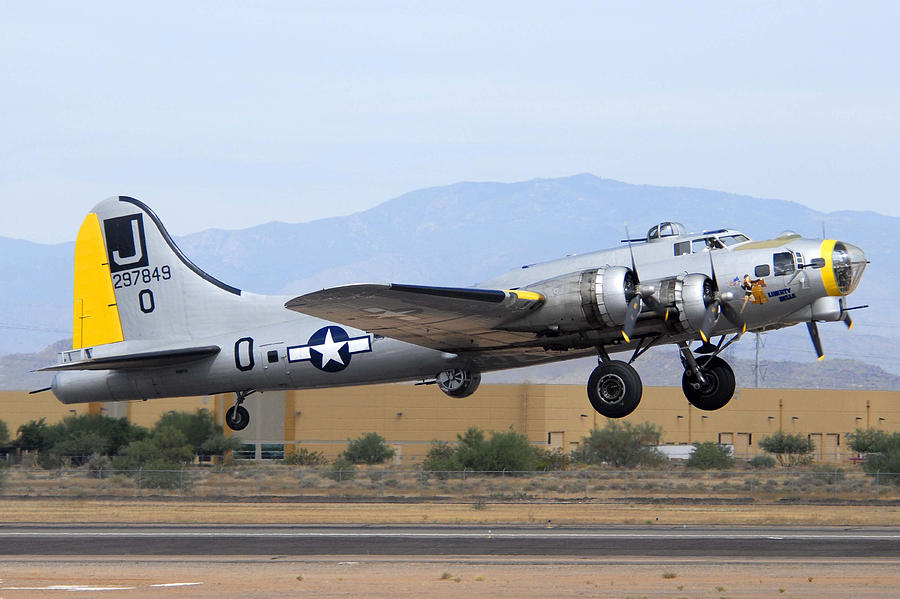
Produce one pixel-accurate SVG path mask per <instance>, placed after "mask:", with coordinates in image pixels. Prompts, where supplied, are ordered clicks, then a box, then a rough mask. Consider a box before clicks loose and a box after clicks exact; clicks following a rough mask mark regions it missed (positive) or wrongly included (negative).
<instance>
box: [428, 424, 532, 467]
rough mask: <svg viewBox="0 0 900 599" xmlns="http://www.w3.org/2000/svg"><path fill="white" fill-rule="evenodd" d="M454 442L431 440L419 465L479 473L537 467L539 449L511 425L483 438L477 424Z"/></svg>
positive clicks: (482, 433) (458, 436)
mask: <svg viewBox="0 0 900 599" xmlns="http://www.w3.org/2000/svg"><path fill="white" fill-rule="evenodd" d="M456 438H457V443H456V445H451V444H450V443H447V442H446V441H433V442H432V444H431V447H430V448H429V450H428V455H427V456H426V458H425V461H424V462H423V464H422V467H423V468H424V469H425V470H430V471H435V470H437V471H442V470H474V471H478V472H501V471H504V470H506V471H511V470H518V471H531V470H534V469H535V467H536V466H537V461H538V450H537V449H536V448H535V447H534V446H533V445H532V444H531V442H530V441H529V440H528V438H527V437H526V436H525V435H520V434H519V433H517V432H516V431H514V430H513V429H512V428H510V429H509V430H508V431H505V432H502V433H498V432H492V433H491V436H490V438H489V439H488V438H486V437H485V434H484V431H483V430H481V429H479V428H478V427H475V426H473V427H471V428H469V429H468V430H467V431H466V432H465V433H464V434H457V435H456Z"/></svg>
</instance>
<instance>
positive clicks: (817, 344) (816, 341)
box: [806, 321, 825, 361]
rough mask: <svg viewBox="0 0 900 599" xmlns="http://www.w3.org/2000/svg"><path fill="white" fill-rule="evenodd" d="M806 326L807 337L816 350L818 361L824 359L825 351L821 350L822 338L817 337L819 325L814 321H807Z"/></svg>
mask: <svg viewBox="0 0 900 599" xmlns="http://www.w3.org/2000/svg"><path fill="white" fill-rule="evenodd" d="M806 328H807V329H809V338H810V339H812V344H813V347H814V348H815V350H816V356H818V358H819V361H822V360H824V359H825V352H823V351H822V340H821V339H820V338H819V327H818V325H816V323H815V321H811V322H807V323H806Z"/></svg>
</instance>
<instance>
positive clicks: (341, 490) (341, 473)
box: [338, 468, 344, 499]
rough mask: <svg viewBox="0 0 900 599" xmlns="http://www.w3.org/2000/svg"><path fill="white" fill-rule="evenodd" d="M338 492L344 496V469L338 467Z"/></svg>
mask: <svg viewBox="0 0 900 599" xmlns="http://www.w3.org/2000/svg"><path fill="white" fill-rule="evenodd" d="M338 493H340V495H341V499H343V498H344V469H343V468H338Z"/></svg>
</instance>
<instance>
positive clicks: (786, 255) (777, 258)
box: [772, 252, 794, 277]
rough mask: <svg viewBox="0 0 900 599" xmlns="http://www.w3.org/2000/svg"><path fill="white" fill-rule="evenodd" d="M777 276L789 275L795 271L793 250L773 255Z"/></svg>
mask: <svg viewBox="0 0 900 599" xmlns="http://www.w3.org/2000/svg"><path fill="white" fill-rule="evenodd" d="M772 263H773V265H774V266H775V276H776V277H777V276H784V275H789V274H791V273H793V272H794V255H793V254H792V253H791V252H779V253H778V254H773V255H772Z"/></svg>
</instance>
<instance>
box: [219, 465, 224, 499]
mask: <svg viewBox="0 0 900 599" xmlns="http://www.w3.org/2000/svg"><path fill="white" fill-rule="evenodd" d="M224 476H225V471H224V469H223V464H219V497H222V496H223V495H224V494H225V488H224V487H223V483H222V478H223V477H224Z"/></svg>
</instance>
